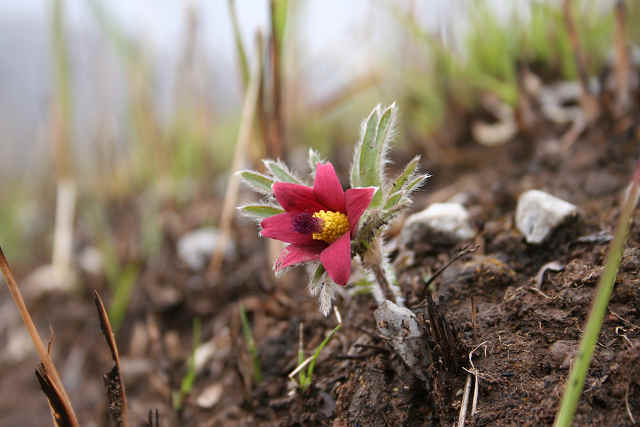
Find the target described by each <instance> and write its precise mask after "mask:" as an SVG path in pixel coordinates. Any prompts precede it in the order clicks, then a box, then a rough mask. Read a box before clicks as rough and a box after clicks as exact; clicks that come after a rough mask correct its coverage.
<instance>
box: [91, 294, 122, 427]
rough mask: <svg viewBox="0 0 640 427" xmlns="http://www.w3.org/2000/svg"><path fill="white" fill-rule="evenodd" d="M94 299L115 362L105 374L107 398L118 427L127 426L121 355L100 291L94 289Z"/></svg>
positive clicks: (101, 327) (103, 332)
mask: <svg viewBox="0 0 640 427" xmlns="http://www.w3.org/2000/svg"><path fill="white" fill-rule="evenodd" d="M93 301H94V303H95V304H96V308H97V309H98V314H99V315H100V329H101V330H102V334H103V335H104V338H105V340H106V341H107V345H108V346H109V349H110V350H111V357H112V358H113V362H114V366H113V368H112V369H111V371H109V372H108V373H106V374H105V375H104V383H105V387H106V388H107V399H108V401H109V413H110V415H111V417H112V418H113V421H114V422H115V423H116V425H117V426H118V427H127V425H128V424H129V422H128V417H127V407H128V405H127V394H126V391H125V387H124V381H123V380H122V375H121V374H120V355H119V354H118V347H117V345H116V339H115V336H114V334H113V329H112V328H111V323H110V322H109V316H108V315H107V310H106V309H105V307H104V303H103V302H102V298H100V294H98V291H93Z"/></svg>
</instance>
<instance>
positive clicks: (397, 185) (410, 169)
mask: <svg viewBox="0 0 640 427" xmlns="http://www.w3.org/2000/svg"><path fill="white" fill-rule="evenodd" d="M419 163H420V156H415V157H414V158H413V159H411V161H410V162H409V163H407V166H405V167H404V170H403V171H402V173H401V174H400V175H399V176H398V177H397V178H396V179H395V181H393V186H392V187H391V190H390V191H389V194H390V195H393V193H395V192H396V191H399V190H400V189H401V188H402V187H404V185H405V184H406V183H407V181H409V180H410V179H411V178H412V177H413V174H414V173H415V171H416V169H417V168H418V164H419ZM390 198H391V196H389V199H390Z"/></svg>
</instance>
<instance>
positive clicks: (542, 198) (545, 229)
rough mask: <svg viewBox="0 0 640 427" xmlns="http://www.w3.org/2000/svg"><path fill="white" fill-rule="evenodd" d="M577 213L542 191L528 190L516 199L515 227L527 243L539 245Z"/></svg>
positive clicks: (569, 204)
mask: <svg viewBox="0 0 640 427" xmlns="http://www.w3.org/2000/svg"><path fill="white" fill-rule="evenodd" d="M577 213H578V209H577V207H576V206H575V205H572V204H571V203H569V202H565V201H564V200H562V199H559V198H557V197H555V196H552V195H551V194H548V193H545V192H544V191H539V190H529V191H527V192H525V193H523V194H522V195H520V198H519V199H518V207H517V208H516V227H517V228H518V230H519V231H520V232H521V233H522V234H523V235H524V238H525V240H526V241H527V243H530V244H540V243H542V242H544V241H545V240H546V239H547V238H548V237H549V236H550V235H551V233H552V232H553V231H554V230H555V229H556V228H557V227H558V226H559V225H560V224H562V223H564V222H565V221H567V220H568V219H570V218H572V217H575V216H576V215H577Z"/></svg>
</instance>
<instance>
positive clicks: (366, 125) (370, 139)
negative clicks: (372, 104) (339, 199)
mask: <svg viewBox="0 0 640 427" xmlns="http://www.w3.org/2000/svg"><path fill="white" fill-rule="evenodd" d="M379 113H380V105H377V106H376V108H374V109H373V111H371V113H369V116H368V117H367V118H366V119H365V120H364V121H363V122H362V124H361V125H360V140H359V141H358V143H357V144H356V148H355V150H354V152H353V163H352V165H351V174H350V176H351V187H352V188H354V187H362V186H363V184H362V179H361V176H362V175H361V174H362V172H361V171H363V170H364V167H365V166H364V165H365V163H364V161H363V158H364V159H366V158H368V157H370V155H369V154H367V153H371V149H370V148H367V147H371V146H372V145H373V144H375V133H376V128H377V126H378V115H379Z"/></svg>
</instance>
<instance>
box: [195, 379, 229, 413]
mask: <svg viewBox="0 0 640 427" xmlns="http://www.w3.org/2000/svg"><path fill="white" fill-rule="evenodd" d="M222 391H223V389H222V385H221V384H218V383H215V384H211V385H210V386H208V387H207V388H205V389H204V390H203V391H202V393H200V396H198V398H197V399H196V403H197V404H198V406H199V407H201V408H211V407H213V405H215V404H216V403H218V401H219V400H220V398H221V397H222Z"/></svg>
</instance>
